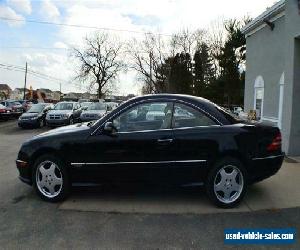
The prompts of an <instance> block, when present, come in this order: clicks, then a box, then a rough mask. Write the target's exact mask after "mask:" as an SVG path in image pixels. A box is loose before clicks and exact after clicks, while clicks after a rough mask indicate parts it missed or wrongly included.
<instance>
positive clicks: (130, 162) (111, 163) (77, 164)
mask: <svg viewBox="0 0 300 250" xmlns="http://www.w3.org/2000/svg"><path fill="white" fill-rule="evenodd" d="M196 162H206V160H181V161H125V162H122V161H121V162H86V163H83V162H71V166H83V165H116V164H157V163H196Z"/></svg>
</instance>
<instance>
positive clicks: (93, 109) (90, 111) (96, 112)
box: [80, 102, 107, 122]
mask: <svg viewBox="0 0 300 250" xmlns="http://www.w3.org/2000/svg"><path fill="white" fill-rule="evenodd" d="M106 112H107V107H106V104H105V103H102V102H93V103H92V104H91V105H90V106H89V107H88V108H87V109H86V110H83V111H82V113H81V115H80V121H82V122H88V121H93V120H98V119H100V118H101V117H102V116H104V115H105V114H106Z"/></svg>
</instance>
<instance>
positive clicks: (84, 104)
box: [80, 102, 92, 110]
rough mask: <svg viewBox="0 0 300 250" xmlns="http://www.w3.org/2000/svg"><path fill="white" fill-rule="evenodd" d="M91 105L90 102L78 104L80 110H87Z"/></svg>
mask: <svg viewBox="0 0 300 250" xmlns="http://www.w3.org/2000/svg"><path fill="white" fill-rule="evenodd" d="M91 104H92V102H82V103H80V106H81V108H82V110H87V108H88V107H89V106H90V105H91Z"/></svg>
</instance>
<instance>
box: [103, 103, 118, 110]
mask: <svg viewBox="0 0 300 250" xmlns="http://www.w3.org/2000/svg"><path fill="white" fill-rule="evenodd" d="M105 104H106V106H107V112H111V111H112V110H114V109H115V108H116V107H118V105H119V104H118V103H117V102H105Z"/></svg>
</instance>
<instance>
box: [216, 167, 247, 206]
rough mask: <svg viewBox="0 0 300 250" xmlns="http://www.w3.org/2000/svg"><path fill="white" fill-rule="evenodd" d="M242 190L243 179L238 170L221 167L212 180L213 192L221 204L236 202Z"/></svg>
mask: <svg viewBox="0 0 300 250" xmlns="http://www.w3.org/2000/svg"><path fill="white" fill-rule="evenodd" d="M243 189H244V177H243V174H242V172H241V171H240V170H239V168H237V167H235V166H232V165H227V166H224V167H222V168H221V169H220V170H219V171H218V173H217V174H216V177H215V180H214V192H215V195H216V197H217V199H218V200H219V201H221V202H223V203H226V204H228V203H232V202H234V201H236V200H237V199H238V198H239V197H240V195H241V193H242V191H243Z"/></svg>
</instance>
